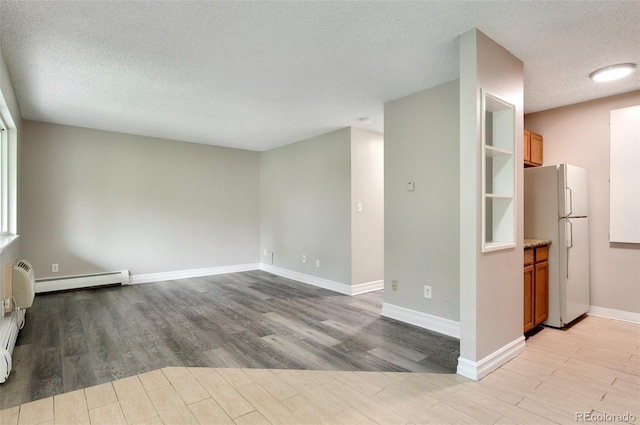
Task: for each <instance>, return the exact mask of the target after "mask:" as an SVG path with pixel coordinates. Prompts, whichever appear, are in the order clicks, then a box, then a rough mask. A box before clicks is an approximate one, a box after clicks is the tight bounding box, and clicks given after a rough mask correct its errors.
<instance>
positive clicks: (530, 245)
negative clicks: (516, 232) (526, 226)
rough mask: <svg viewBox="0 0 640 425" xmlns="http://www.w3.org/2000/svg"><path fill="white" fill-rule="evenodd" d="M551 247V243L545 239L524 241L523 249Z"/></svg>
mask: <svg viewBox="0 0 640 425" xmlns="http://www.w3.org/2000/svg"><path fill="white" fill-rule="evenodd" d="M545 245H551V241H550V240H547V239H525V240H524V248H525V249H527V248H537V247H539V246H545Z"/></svg>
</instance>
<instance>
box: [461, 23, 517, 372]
mask: <svg viewBox="0 0 640 425" xmlns="http://www.w3.org/2000/svg"><path fill="white" fill-rule="evenodd" d="M481 87H484V88H485V89H486V90H487V91H488V92H490V93H492V94H493V95H495V96H498V97H499V98H501V99H504V100H505V101H507V102H509V103H511V104H513V105H514V106H515V120H516V123H515V134H516V144H515V145H516V150H515V160H516V164H522V161H523V160H522V143H521V141H522V136H521V135H522V131H523V115H524V113H523V101H524V95H523V93H524V79H523V64H522V62H521V61H520V60H519V59H518V58H516V57H515V56H513V55H512V54H511V53H509V52H508V51H507V50H505V49H504V48H502V47H501V46H500V45H498V44H497V43H495V42H494V41H493V40H491V39H490V38H488V37H487V36H486V35H484V34H483V33H481V32H480V31H477V30H471V31H469V32H467V33H465V34H463V35H462V36H461V37H460V294H461V297H460V356H461V357H462V358H463V359H466V360H469V361H472V362H477V361H479V360H481V359H483V358H484V357H486V356H488V355H489V354H492V353H493V352H495V351H496V350H498V349H500V348H502V347H504V346H505V345H507V344H509V343H512V342H514V341H516V340H517V339H518V338H521V337H522V317H523V272H522V263H523V224H522V217H523V214H522V206H523V196H522V186H523V184H522V167H518V166H517V167H516V212H517V220H516V221H517V223H516V247H515V248H511V249H505V250H501V251H494V252H488V253H483V252H482V202H484V199H483V196H482V183H481V182H482V166H481V164H482V160H483V158H482V149H481V146H482V139H481V134H480V130H481V112H480V109H481V108H480V88H481ZM518 135H520V136H518Z"/></svg>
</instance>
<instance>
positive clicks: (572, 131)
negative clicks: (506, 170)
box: [525, 91, 640, 313]
mask: <svg viewBox="0 0 640 425" xmlns="http://www.w3.org/2000/svg"><path fill="white" fill-rule="evenodd" d="M634 105H640V91H636V92H633V93H627V94H623V95H619V96H614V97H609V98H605V99H600V100H596V101H593V102H586V103H580V104H577V105H572V106H567V107H564V108H558V109H552V110H549V111H544V112H538V113H535V114H529V115H527V116H526V117H525V123H526V127H527V128H528V129H530V130H532V131H535V132H536V133H540V134H542V136H543V137H544V163H545V165H550V164H561V163H565V162H566V163H569V164H573V165H577V166H580V167H584V168H586V169H587V172H588V173H589V241H590V244H589V251H590V252H589V253H590V266H591V269H590V274H591V305H592V306H598V307H604V308H609V309H614V310H622V311H629V312H634V313H640V302H638V300H640V245H638V244H623V243H609V112H610V111H611V110H612V109H618V108H625V107H629V106H634Z"/></svg>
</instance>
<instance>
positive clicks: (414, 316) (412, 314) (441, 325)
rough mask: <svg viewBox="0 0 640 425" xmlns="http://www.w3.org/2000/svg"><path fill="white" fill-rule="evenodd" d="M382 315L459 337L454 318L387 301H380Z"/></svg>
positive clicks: (457, 324)
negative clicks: (446, 317)
mask: <svg viewBox="0 0 640 425" xmlns="http://www.w3.org/2000/svg"><path fill="white" fill-rule="evenodd" d="M382 316H384V317H388V318H390V319H395V320H398V321H400V322H405V323H409V324H411V325H415V326H419V327H421V328H424V329H429V330H430V331H434V332H438V333H441V334H445V335H449V336H452V337H454V338H458V339H460V322H456V321H455V320H450V319H445V318H443V317H439V316H434V315H431V314H427V313H423V312H421V311H416V310H411V309H408V308H405V307H400V306H397V305H393V304H389V303H382Z"/></svg>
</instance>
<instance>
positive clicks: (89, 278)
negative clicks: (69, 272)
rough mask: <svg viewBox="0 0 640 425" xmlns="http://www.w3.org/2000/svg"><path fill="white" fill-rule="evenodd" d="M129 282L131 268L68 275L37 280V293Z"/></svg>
mask: <svg viewBox="0 0 640 425" xmlns="http://www.w3.org/2000/svg"><path fill="white" fill-rule="evenodd" d="M118 283H121V284H123V285H126V284H127V283H129V270H121V271H119V272H109V273H96V274H92V275H84V276H66V277H56V278H45V279H37V280H36V293H37V294H40V293H43V292H54V291H64V290H68V289H80V288H91V287H94V286H103V285H114V284H118Z"/></svg>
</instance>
